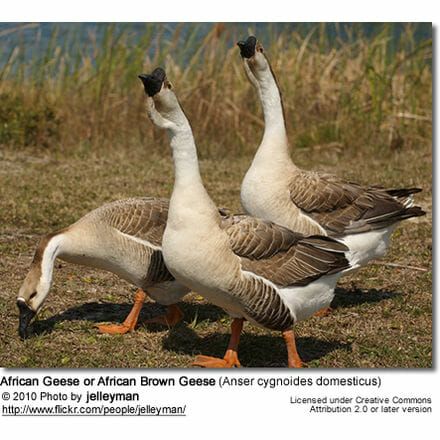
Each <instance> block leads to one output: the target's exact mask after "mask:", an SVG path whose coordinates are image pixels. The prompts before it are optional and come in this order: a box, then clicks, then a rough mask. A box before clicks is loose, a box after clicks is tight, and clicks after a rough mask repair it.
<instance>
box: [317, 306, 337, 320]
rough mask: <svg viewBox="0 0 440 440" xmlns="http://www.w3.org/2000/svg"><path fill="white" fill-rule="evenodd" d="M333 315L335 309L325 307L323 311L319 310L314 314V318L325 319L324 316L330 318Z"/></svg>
mask: <svg viewBox="0 0 440 440" xmlns="http://www.w3.org/2000/svg"><path fill="white" fill-rule="evenodd" d="M331 313H333V309H332V308H331V307H324V308H323V309H321V310H318V311H317V312H315V313H314V314H313V316H317V317H318V318H323V317H324V316H328V315H330V314H331Z"/></svg>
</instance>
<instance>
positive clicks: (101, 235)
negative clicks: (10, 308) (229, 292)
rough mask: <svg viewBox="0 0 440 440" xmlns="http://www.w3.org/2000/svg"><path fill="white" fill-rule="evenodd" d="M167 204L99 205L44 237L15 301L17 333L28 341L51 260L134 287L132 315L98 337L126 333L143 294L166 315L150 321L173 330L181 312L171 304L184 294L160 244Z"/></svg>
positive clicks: (103, 327)
mask: <svg viewBox="0 0 440 440" xmlns="http://www.w3.org/2000/svg"><path fill="white" fill-rule="evenodd" d="M167 214H168V200H166V199H160V198H153V197H144V198H132V199H126V200H119V201H116V202H113V203H109V204H106V205H103V206H101V207H99V208H97V209H95V210H93V211H91V212H89V213H88V214H86V215H85V216H84V217H82V218H81V219H79V220H78V221H77V222H76V223H74V224H72V225H70V226H69V227H67V228H65V229H62V230H60V231H58V232H55V233H52V234H49V235H46V236H45V237H43V238H42V239H41V241H40V243H39V245H38V247H37V249H36V251H35V256H34V259H33V261H32V264H31V267H30V270H29V272H28V274H27V276H26V278H25V280H24V281H23V284H22V286H21V288H20V291H19V293H18V298H17V306H18V308H19V311H20V324H19V334H20V336H21V337H22V338H25V337H26V336H27V328H28V325H29V323H30V321H31V320H32V318H33V317H34V316H35V315H36V314H37V312H38V311H39V310H40V309H41V307H42V305H43V303H44V301H45V299H46V296H47V294H48V293H49V289H50V287H51V283H52V272H53V266H54V263H55V259H56V258H60V259H62V260H64V261H67V262H71V263H77V264H82V265H85V266H90V267H96V268H100V269H104V270H107V271H109V272H112V273H115V274H116V275H118V276H120V277H121V278H123V279H124V280H126V281H128V282H130V283H132V284H134V285H136V286H137V287H139V290H138V291H137V293H136V295H135V304H134V306H133V309H132V311H131V312H130V314H129V315H128V316H127V319H126V320H125V321H124V323H123V324H122V325H108V326H106V325H101V326H99V329H100V331H101V332H103V333H126V332H127V331H130V330H132V329H133V328H134V327H135V325H136V322H137V319H138V316H139V313H140V310H141V308H142V304H143V302H144V300H145V297H146V294H145V291H148V294H149V295H150V296H151V297H152V298H153V299H155V300H156V301H157V302H159V303H160V304H163V305H168V306H169V307H168V311H167V314H166V315H165V316H159V317H156V318H153V319H151V320H150V322H156V323H161V324H168V325H174V324H175V323H177V322H178V321H179V320H180V319H181V317H182V312H181V311H180V310H179V308H178V307H177V306H176V305H175V304H174V303H176V302H177V301H178V300H179V299H180V298H181V297H182V296H184V295H185V294H186V293H188V291H189V290H188V289H187V288H186V287H184V286H183V285H181V284H180V283H179V282H177V281H176V280H175V279H174V277H173V276H172V275H171V274H170V272H169V271H168V270H167V268H166V266H165V264H164V262H163V257H162V252H161V242H162V235H163V231H164V229H165V224H166V220H167Z"/></svg>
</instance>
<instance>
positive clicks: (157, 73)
mask: <svg viewBox="0 0 440 440" xmlns="http://www.w3.org/2000/svg"><path fill="white" fill-rule="evenodd" d="M166 76H167V75H166V73H165V70H163V69H162V68H160V67H158V68H157V69H154V70H153V73H152V74H151V75H147V74H145V73H143V74H141V75H139V76H138V78H139V79H140V80H141V81H142V84H143V85H144V89H145V93H146V94H147V95H148V96H154V95H156V93H159V92H160V89H161V88H162V84H163V82H164V81H165V78H166Z"/></svg>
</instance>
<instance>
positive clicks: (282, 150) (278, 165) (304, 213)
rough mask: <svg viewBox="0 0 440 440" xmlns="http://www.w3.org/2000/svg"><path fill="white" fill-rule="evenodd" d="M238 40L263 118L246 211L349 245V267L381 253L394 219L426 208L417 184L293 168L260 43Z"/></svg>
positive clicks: (244, 191) (244, 190)
mask: <svg viewBox="0 0 440 440" xmlns="http://www.w3.org/2000/svg"><path fill="white" fill-rule="evenodd" d="M237 44H238V46H239V48H240V53H241V56H242V58H243V64H244V68H245V72H246V74H247V76H248V79H249V80H250V82H251V83H252V84H253V85H254V87H255V88H256V90H257V92H258V96H259V98H260V101H261V104H262V107H263V113H264V122H265V128H264V135H263V139H262V141H261V144H260V146H259V148H258V151H257V153H256V155H255V157H254V160H253V162H252V165H251V166H250V168H249V170H248V171H247V173H246V175H245V177H244V180H243V183H242V186H241V202H242V205H243V208H244V209H245V211H246V212H247V213H249V214H250V215H255V216H258V217H261V218H264V219H266V220H270V221H273V222H275V223H278V224H280V225H283V226H285V227H287V228H289V229H291V230H293V231H298V232H301V233H303V234H306V235H310V234H322V235H328V236H332V237H336V238H338V239H340V240H341V241H342V242H343V243H345V244H346V245H347V246H348V248H349V249H350V252H349V253H348V258H349V261H350V265H351V268H352V269H356V268H358V267H360V266H363V265H365V264H366V263H367V262H368V261H370V260H371V259H374V258H378V257H382V256H383V255H384V254H385V251H386V249H387V247H388V244H389V238H390V236H391V233H392V232H393V230H394V228H395V227H396V225H397V224H398V222H400V221H401V220H404V219H407V218H411V217H417V216H421V215H424V214H425V213H424V211H422V209H421V208H420V207H418V206H413V197H412V195H413V194H414V193H417V192H419V191H421V190H420V189H418V188H401V189H384V188H379V187H373V186H366V187H365V186H361V185H358V184H356V183H352V182H346V181H344V180H343V179H340V178H338V177H336V176H332V175H329V174H323V173H319V172H312V171H303V170H301V169H299V168H297V167H296V166H295V165H294V164H293V162H292V160H291V158H290V155H289V147H288V141H287V134H286V127H285V122H284V113H283V104H282V99H281V94H280V91H279V88H278V84H277V81H276V78H275V75H274V73H273V71H272V69H271V66H270V64H269V61H268V59H267V58H266V56H265V55H264V53H263V47H262V46H261V44H260V43H259V42H258V41H257V40H256V38H255V37H253V36H251V37H249V38H248V39H247V40H246V41H240V42H238V43H237ZM348 272H350V271H346V273H348Z"/></svg>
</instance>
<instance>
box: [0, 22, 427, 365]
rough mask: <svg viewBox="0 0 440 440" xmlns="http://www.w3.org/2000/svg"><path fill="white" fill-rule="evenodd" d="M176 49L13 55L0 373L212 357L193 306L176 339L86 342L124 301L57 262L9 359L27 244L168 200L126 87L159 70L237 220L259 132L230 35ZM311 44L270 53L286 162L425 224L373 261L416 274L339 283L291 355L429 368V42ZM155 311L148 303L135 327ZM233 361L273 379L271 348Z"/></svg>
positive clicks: (398, 237)
mask: <svg viewBox="0 0 440 440" xmlns="http://www.w3.org/2000/svg"><path fill="white" fill-rule="evenodd" d="M181 31H182V30H181ZM118 32H119V34H118ZM148 32H150V33H151V35H150V34H148ZM174 32H175V33H172V34H171V36H169V37H167V39H165V37H163V38H164V40H161V39H160V38H159V37H158V35H160V34H158V33H157V32H156V33H155V32H153V30H151V29H150V28H149V27H148V26H146V28H145V34H143V36H142V37H141V38H140V40H139V41H138V43H137V46H136V45H135V46H129V47H126V46H125V45H124V42H126V41H128V40H127V39H129V38H130V35H129V30H127V29H125V30H124V29H122V30H120V29H116V30H115V29H114V30H113V32H110V31H108V32H107V34H106V35H104V37H103V38H102V39H101V40H100V41H99V42H97V43H96V47H95V49H94V52H93V54H92V55H93V56H92V55H87V54H83V55H81V52H80V51H79V46H78V47H77V49H78V50H77V52H76V56H75V57H74V56H73V55H69V56H68V55H67V54H66V52H65V51H64V50H63V48H60V49H59V50H57V49H56V48H57V43H56V39H55V38H54V39H53V43H52V44H53V45H54V47H53V48H52V50H51V51H48V52H47V54H48V55H47V59H46V58H43V59H41V60H39V64H38V65H37V60H36V59H34V60H33V59H31V60H30V61H26V60H23V59H22V58H21V57H20V50H22V49H20V47H18V49H17V48H8V49H10V54H11V56H10V57H9V58H10V60H9V62H8V63H6V65H3V67H2V69H1V70H0V75H1V78H2V80H1V81H0V95H2V96H6V95H7V96H8V99H9V101H8V102H10V103H16V104H13V105H12V104H11V106H10V107H11V110H10V114H8V112H6V116H4V119H5V120H6V121H7V122H10V121H14V124H13V126H14V130H12V131H7V130H8V128H7V127H6V128H5V123H4V121H2V124H3V125H2V129H3V131H1V130H0V133H3V135H2V136H3V137H2V138H1V139H2V140H1V141H0V142H3V144H2V145H1V147H0V255H1V258H0V292H1V293H0V365H2V366H3V367H71V368H75V367H154V368H160V367H170V366H172V367H187V366H189V365H190V363H191V360H192V359H193V358H194V356H195V355H196V354H199V353H203V354H207V355H214V356H222V355H223V353H224V350H225V348H226V345H227V341H228V336H229V324H230V319H229V318H228V317H227V315H225V314H224V312H223V311H222V310H220V309H218V308H216V307H214V306H212V305H210V304H208V303H206V302H205V301H204V300H203V299H202V298H201V297H199V296H198V295H196V294H192V295H189V296H188V297H187V298H186V299H185V301H184V302H183V304H182V308H183V310H184V312H185V317H184V321H183V322H182V323H180V324H178V325H177V326H176V327H175V328H173V329H170V330H168V329H163V328H160V327H153V326H151V327H145V326H140V327H139V328H138V329H137V330H136V331H135V332H133V333H132V334H129V335H125V336H121V337H119V336H116V337H110V336H107V335H100V334H98V333H97V330H96V328H95V324H96V323H98V322H102V321H122V320H123V318H124V317H125V315H126V314H127V312H128V310H129V308H130V305H131V301H132V297H133V293H134V291H135V288H134V287H133V286H130V285H128V284H127V283H125V282H124V281H122V280H119V279H118V278H117V277H115V276H113V275H111V274H107V273H105V272H102V271H98V270H94V269H90V268H84V267H80V266H73V265H69V264H67V263H63V262H60V264H59V265H57V267H56V270H55V274H54V285H53V288H52V290H51V293H50V295H49V297H48V299H47V302H46V306H45V308H44V309H43V310H42V312H41V314H40V315H39V319H38V321H36V322H35V324H34V325H33V331H34V336H33V337H32V338H30V339H28V340H26V341H24V342H22V341H20V340H19V338H18V335H17V324H18V322H17V321H18V319H17V318H18V311H17V309H16V306H15V298H16V295H17V292H18V289H19V287H20V284H21V282H22V280H23V278H24V276H25V274H26V271H27V268H28V266H29V263H30V261H31V258H32V255H33V251H34V249H35V246H36V243H37V241H38V237H39V235H41V234H44V233H47V232H49V231H52V230H55V229H58V228H61V227H64V226H66V225H68V224H70V223H72V222H73V221H75V220H76V219H78V218H79V217H80V216H82V215H84V214H85V213H86V212H88V211H89V210H91V209H93V208H95V207H97V206H99V205H101V204H103V203H105V202H107V201H110V200H115V199H119V198H126V197H131V196H142V195H156V196H163V197H169V195H170V192H171V189H172V181H173V170H172V163H171V160H170V154H169V147H168V143H167V139H166V137H164V136H163V135H162V133H161V132H159V131H156V130H153V128H152V126H151V124H149V122H148V121H146V116H145V112H144V109H143V104H144V97H143V92H142V89H141V86H140V84H138V83H137V80H136V74H137V73H139V72H140V71H148V70H151V68H153V67H155V66H156V65H157V64H161V63H164V65H165V66H166V67H167V70H168V72H169V77H170V79H171V80H172V81H173V82H174V85H175V87H176V90H177V93H178V94H179V96H180V97H181V98H182V99H181V100H182V104H183V106H184V107H185V110H186V113H187V114H188V116H189V118H190V119H191V121H192V124H193V128H194V132H195V135H196V138H197V141H198V145H199V150H200V158H201V168H202V173H203V177H204V182H205V184H206V186H207V188H208V190H209V192H210V194H211V196H212V197H213V199H214V200H215V202H216V203H217V204H218V205H222V206H228V207H230V208H231V209H233V210H240V205H239V188H240V182H241V179H242V178H243V175H244V173H245V171H246V169H247V167H248V166H249V164H250V161H251V160H252V156H253V154H254V152H255V148H256V145H257V144H258V141H259V139H260V137H261V133H262V119H261V111H260V110H259V108H258V102H257V99H256V96H255V93H254V91H253V90H252V88H251V86H250V85H249V84H248V83H247V81H246V79H245V75H244V72H243V71H242V67H241V65H240V60H239V56H238V53H237V49H236V48H234V47H232V46H228V44H227V42H228V41H229V40H230V39H235V35H234V32H237V31H236V30H234V28H233V27H232V26H231V25H226V26H223V25H222V26H216V27H213V28H212V30H211V31H210V32H208V33H207V34H206V35H205V38H204V40H203V41H201V42H200V43H198V42H197V40H196V39H195V36H193V37H191V35H192V34H191V32H194V35H195V32H196V30H194V29H192V28H191V29H190V32H189V36H188V35H187V37H186V38H185V41H186V43H185V44H186V45H184V46H183V47H182V44H183V43H182V41H181V39H180V38H179V36H178V34H177V32H178V30H176V31H174ZM323 32H324V31H323V30H322V27H319V26H318V27H317V28H316V29H315V30H314V31H311V34H310V37H309V38H304V36H301V35H300V34H299V33H298V34H296V33H295V32H287V33H286V32H283V33H280V34H276V35H272V36H271V37H270V38H268V41H269V44H265V47H266V51H267V53H268V54H269V55H270V58H271V60H272V65H273V68H274V70H275V72H277V73H278V77H279V80H280V84H281V87H282V90H283V97H284V101H285V104H286V113H287V119H288V131H289V135H290V139H291V150H292V157H293V159H294V161H295V163H296V164H297V165H299V166H301V167H304V168H306V169H320V170H324V171H327V172H332V173H336V174H339V175H341V176H343V177H345V178H347V179H351V180H355V181H358V182H361V183H370V184H382V185H385V186H390V187H394V186H419V187H421V188H422V189H423V192H422V193H421V194H418V195H417V203H418V204H420V205H421V206H422V207H423V208H424V209H425V210H426V211H427V212H428V215H427V216H425V217H422V218H418V219H416V220H414V221H406V222H404V223H403V224H402V225H401V226H400V227H399V228H398V229H397V230H396V232H395V234H394V237H393V241H392V246H391V249H390V251H389V252H388V254H387V256H386V258H385V260H384V262H385V263H386V262H393V263H399V264H402V265H403V266H416V267H421V268H425V269H427V271H426V272H423V271H416V270H410V269H405V268H391V267H388V266H386V265H374V264H372V265H370V266H368V267H367V268H365V269H363V270H362V271H360V272H358V273H357V274H354V275H352V276H351V277H350V278H345V279H343V280H342V282H341V283H340V284H339V285H338V289H337V292H336V298H335V300H334V304H333V307H334V312H333V313H332V314H331V315H330V316H328V317H324V318H311V319H309V320H307V321H305V322H303V323H300V324H299V325H297V326H296V329H295V330H296V334H297V340H298V349H299V352H300V354H301V356H302V357H303V359H304V360H305V361H306V362H307V366H308V367H321V368H353V367H361V368H427V367H430V366H431V365H432V313H431V304H432V263H431V259H432V216H431V213H432V203H431V197H432V187H431V185H432V183H431V182H432V152H431V142H432V126H431V105H432V104H431V69H430V53H431V52H430V51H431V43H430V41H421V42H420V41H419V42H417V41H416V40H415V38H414V32H413V30H412V29H411V26H410V25H408V26H407V27H406V28H405V31H404V32H403V33H402V34H401V35H400V37H399V40H398V41H395V40H394V39H392V34H391V31H390V29H388V28H387V27H384V29H383V30H382V31H381V32H379V33H377V34H376V35H373V36H372V37H371V38H370V39H367V38H366V37H364V36H362V35H361V34H360V33H357V32H354V34H353V35H352V36H351V37H350V39H349V41H344V42H342V43H338V42H335V43H334V44H331V43H329V42H328V41H327V40H326V39H325V38H323V37H322V35H324V34H323ZM148 35H150V37H149V36H148ZM190 37H191V38H190ZM239 37H243V35H237V38H239ZM0 38H1V34H0ZM148 38H150V40H148ZM390 40H392V42H393V47H394V51H391V49H390V48H389V45H388V44H387V42H388V41H390ZM153 43H154V44H156V45H158V47H159V50H158V51H153V54H155V55H154V57H153V56H146V53H145V50H144V48H145V47H148V45H151V44H153ZM263 43H265V42H263ZM165 48H167V52H168V53H169V56H168V57H167V56H166V55H165V53H166V51H165ZM14 50H15V52H14ZM185 51H186V52H185ZM73 52H74V53H75V51H73ZM52 54H54V55H52ZM63 57H64V58H63ZM67 58H68V60H67ZM14 60H15V61H14ZM20 60H21V62H19V61H20ZM63 60H64V61H63ZM68 61H69V63H71V64H68ZM63 63H64V64H63ZM63 65H64V66H67V65H68V66H69V67H64V70H63V69H62V68H61V66H63ZM29 69H31V70H29ZM32 69H34V70H32ZM14 72H15V73H14ZM20 72H22V73H20ZM29 72H31V73H32V75H30V76H29ZM63 72H64V73H63ZM281 73H282V74H281ZM17 109H18V110H17ZM35 111H36V112H37V114H40V113H39V112H40V111H41V112H43V113H42V114H43V115H44V114H46V115H47V114H50V115H53V118H52V117H47V116H44V117H42V118H40V119H38V121H40V122H39V123H38V124H37V125H38V128H39V129H40V128H44V127H43V126H44V124H45V122H47V123H48V126H47V128H50V129H47V130H46V129H44V130H39V131H38V133H34V134H32V131H31V132H30V133H31V134H30V135H29V134H28V135H27V136H28V137H26V136H25V135H26V133H29V128H28V127H32V123H30V122H29V121H31V122H32V121H34V119H33V118H34V117H35V116H34V113H32V112H35ZM48 111H49V113H44V112H48ZM11 115H14V117H11ZM2 117H3V116H2ZM41 121H44V122H41ZM34 126H35V124H34ZM5 133H6V134H5ZM23 139H30V142H24V141H23ZM160 311H161V307H160V306H159V305H157V304H154V303H147V304H146V305H145V306H144V308H143V312H142V317H144V318H149V317H151V316H154V315H156V314H158V313H160ZM240 358H241V362H242V364H243V365H244V366H246V367H284V366H285V365H286V352H285V347H284V344H283V341H282V338H281V337H280V335H279V334H278V333H276V332H270V331H266V330H262V329H258V328H256V327H253V326H251V325H249V324H246V325H245V331H244V334H243V337H242V341H241V344H240Z"/></svg>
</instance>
